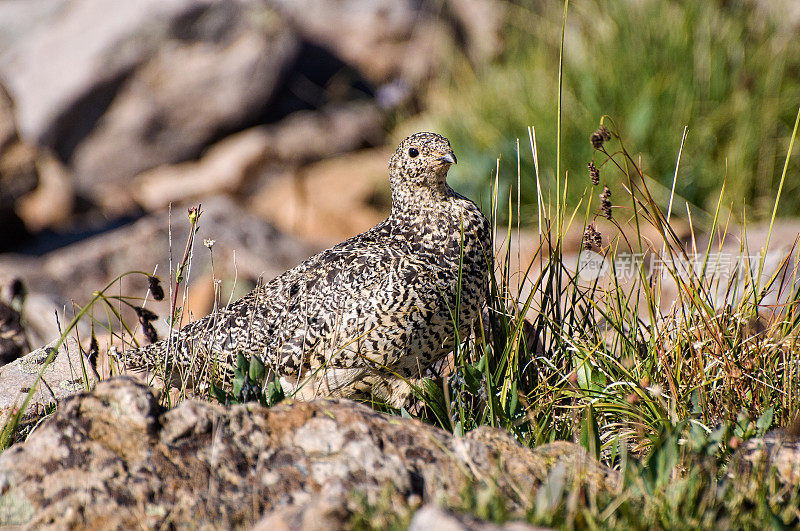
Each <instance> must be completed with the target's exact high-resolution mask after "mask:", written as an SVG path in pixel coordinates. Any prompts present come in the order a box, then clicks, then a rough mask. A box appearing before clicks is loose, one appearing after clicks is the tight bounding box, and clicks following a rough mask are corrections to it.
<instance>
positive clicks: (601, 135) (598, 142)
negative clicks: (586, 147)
mask: <svg viewBox="0 0 800 531" xmlns="http://www.w3.org/2000/svg"><path fill="white" fill-rule="evenodd" d="M609 140H611V131H609V129H608V127H606V126H604V125H601V126H600V127H598V128H597V130H596V131H595V132H594V133H592V136H590V137H589V141H590V142H591V143H592V147H593V148H595V149H600V148H602V147H603V143H604V142H607V141H609Z"/></svg>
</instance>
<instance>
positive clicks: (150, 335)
mask: <svg viewBox="0 0 800 531" xmlns="http://www.w3.org/2000/svg"><path fill="white" fill-rule="evenodd" d="M142 330H144V337H146V338H147V340H148V341H149V342H150V343H155V342H156V341H158V333H157V332H156V329H155V328H154V327H153V323H151V322H150V321H147V322H145V323H142Z"/></svg>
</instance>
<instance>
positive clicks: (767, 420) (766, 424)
mask: <svg viewBox="0 0 800 531" xmlns="http://www.w3.org/2000/svg"><path fill="white" fill-rule="evenodd" d="M772 416H773V410H772V408H771V407H768V408H767V409H766V411H764V413H762V414H761V416H760V417H758V420H757V421H756V432H757V435H758V436H759V437H761V436H763V435H764V434H765V433H766V432H767V430H768V429H769V428H770V426H772Z"/></svg>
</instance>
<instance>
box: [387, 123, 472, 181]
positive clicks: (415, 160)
mask: <svg viewBox="0 0 800 531" xmlns="http://www.w3.org/2000/svg"><path fill="white" fill-rule="evenodd" d="M455 163H456V156H455V154H454V153H453V149H452V148H451V147H450V142H449V141H448V140H447V139H446V138H445V137H443V136H442V135H437V134H436V133H415V134H413V135H411V136H410V137H408V138H406V139H405V140H403V141H402V142H400V145H399V146H398V147H397V150H396V151H395V152H394V155H392V158H391V159H390V160H389V174H390V176H391V180H392V190H393V192H398V191H400V190H406V191H410V192H411V191H415V190H416V191H417V192H421V193H423V192H425V191H432V192H440V191H442V190H443V189H444V187H445V181H446V179H447V170H448V169H449V168H450V165H451V164H455Z"/></svg>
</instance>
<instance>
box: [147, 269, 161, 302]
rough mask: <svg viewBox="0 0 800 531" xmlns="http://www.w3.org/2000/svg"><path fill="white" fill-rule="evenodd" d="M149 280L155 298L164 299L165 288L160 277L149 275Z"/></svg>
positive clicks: (149, 287)
mask: <svg viewBox="0 0 800 531" xmlns="http://www.w3.org/2000/svg"><path fill="white" fill-rule="evenodd" d="M147 282H148V284H149V286H148V289H149V290H150V294H151V295H152V296H153V300H157V301H161V300H164V288H162V287H161V281H160V280H158V277H154V276H152V275H148V276H147Z"/></svg>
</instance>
